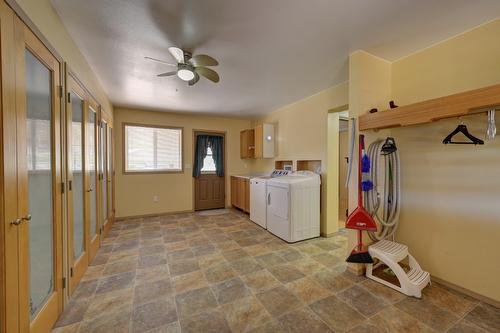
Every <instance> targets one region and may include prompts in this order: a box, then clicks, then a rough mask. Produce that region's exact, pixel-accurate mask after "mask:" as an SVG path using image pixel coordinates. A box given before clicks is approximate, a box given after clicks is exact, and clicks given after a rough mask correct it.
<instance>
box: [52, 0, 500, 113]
mask: <svg viewBox="0 0 500 333" xmlns="http://www.w3.org/2000/svg"><path fill="white" fill-rule="evenodd" d="M52 3H53V5H54V7H55V9H56V10H57V12H58V13H59V15H60V16H61V18H62V20H63V22H64V24H65V25H66V27H67V29H68V30H69V32H70V34H71V35H72V37H73V38H74V39H75V41H76V43H77V44H78V46H79V48H80V49H81V51H82V52H83V54H84V55H85V57H86V58H87V60H88V62H89V63H90V65H91V66H92V68H93V70H94V71H95V73H96V75H97V76H98V77H99V79H100V81H101V83H102V85H103V86H104V89H105V90H106V92H107V93H108V95H109V97H110V99H111V101H112V102H113V103H114V104H115V105H116V106H128V107H138V108H145V109H154V110H165V111H186V112H196V113H210V114H218V115H230V116H255V115H258V114H263V113H266V112H269V111H272V110H274V109H276V108H277V107H280V106H282V105H285V104H288V103H291V102H293V101H296V100H299V99H301V98H303V97H306V96H309V95H312V94H314V93H316V92H318V91H321V90H323V89H325V88H327V87H329V86H332V85H334V84H337V83H340V82H343V81H345V80H347V78H348V67H347V66H348V64H347V60H348V55H349V54H350V53H351V52H353V51H355V50H358V49H364V50H366V51H368V52H370V53H372V54H374V55H377V56H379V57H382V58H385V59H388V60H390V61H392V60H395V59H398V58H400V57H402V56H405V55H407V54H410V53H412V52H415V51H417V50H420V49H422V48H425V47H427V46H429V45H431V44H434V43H436V42H439V41H442V40H444V39H446V38H449V37H451V36H454V35H456V34H458V33H461V32H463V31H465V30H467V29H470V28H472V27H475V26H477V25H479V24H481V23H484V22H486V21H489V20H492V19H494V18H496V17H499V16H500V1H498V0H475V1H471V0H440V1H436V0H197V1H196V0H142V1H140V0H85V1H82V0H52ZM169 46H178V47H181V48H186V49H191V50H192V51H193V53H194V54H197V53H205V54H208V55H211V56H213V57H215V58H216V59H218V60H219V62H220V65H219V66H218V67H215V69H216V70H217V71H218V72H219V74H220V75H221V82H220V83H218V84H214V83H212V82H210V81H208V80H206V79H204V78H202V79H201V80H200V82H198V84H196V85H195V86H192V87H188V86H187V84H186V83H185V82H182V81H181V80H180V79H178V78H177V77H175V76H174V77H166V78H159V77H156V74H158V73H162V72H166V71H169V70H170V69H171V67H168V66H165V65H162V64H157V63H153V62H151V61H147V60H145V59H144V57H145V56H150V57H156V58H160V59H165V60H167V61H171V60H172V59H171V57H170V55H169V53H168V51H167V48H168V47H169Z"/></svg>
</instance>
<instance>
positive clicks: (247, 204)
mask: <svg viewBox="0 0 500 333" xmlns="http://www.w3.org/2000/svg"><path fill="white" fill-rule="evenodd" d="M244 186H245V208H244V209H243V210H244V211H245V212H247V213H248V212H250V180H248V179H245V182H244Z"/></svg>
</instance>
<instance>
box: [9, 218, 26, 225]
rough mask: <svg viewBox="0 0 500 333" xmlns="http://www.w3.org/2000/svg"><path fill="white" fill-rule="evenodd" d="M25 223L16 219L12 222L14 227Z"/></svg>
mask: <svg viewBox="0 0 500 333" xmlns="http://www.w3.org/2000/svg"><path fill="white" fill-rule="evenodd" d="M22 222H23V220H22V219H15V220H14V221H12V222H10V224H12V225H20V224H21V223H22Z"/></svg>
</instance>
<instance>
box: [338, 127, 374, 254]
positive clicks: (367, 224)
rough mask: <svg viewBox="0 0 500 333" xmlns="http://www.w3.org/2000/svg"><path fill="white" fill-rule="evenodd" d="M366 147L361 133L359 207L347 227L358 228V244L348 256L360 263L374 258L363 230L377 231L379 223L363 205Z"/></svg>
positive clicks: (348, 220)
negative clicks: (366, 243)
mask: <svg viewBox="0 0 500 333" xmlns="http://www.w3.org/2000/svg"><path fill="white" fill-rule="evenodd" d="M364 149H365V137H364V135H362V134H360V135H359V158H358V162H359V166H358V207H356V209H355V210H354V211H353V212H352V213H351V214H350V215H349V217H348V218H347V222H346V225H345V227H346V228H348V229H355V230H358V244H357V245H356V247H355V248H354V249H353V250H352V252H351V254H350V255H349V257H348V258H347V260H346V261H347V262H352V263H359V264H372V263H373V258H372V257H371V255H370V253H368V248H367V247H366V246H365V245H364V244H363V230H366V231H377V224H376V223H375V221H374V220H373V218H372V216H371V215H370V213H368V211H367V210H366V209H365V208H364V207H363V193H362V181H363V179H362V171H363V169H365V170H366V169H368V170H369V165H368V166H366V163H369V161H367V160H366V158H364V156H363V152H364ZM363 161H365V166H363Z"/></svg>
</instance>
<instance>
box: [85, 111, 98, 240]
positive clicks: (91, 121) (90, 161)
mask: <svg viewBox="0 0 500 333" xmlns="http://www.w3.org/2000/svg"><path fill="white" fill-rule="evenodd" d="M95 126H96V113H95V112H94V111H93V110H92V109H90V108H89V110H88V117H87V170H88V175H89V184H88V188H87V192H89V193H90V198H89V199H90V214H89V215H90V239H94V238H95V236H96V234H97V198H96V194H97V190H96V156H95V142H96V140H95V138H96V136H95Z"/></svg>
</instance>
